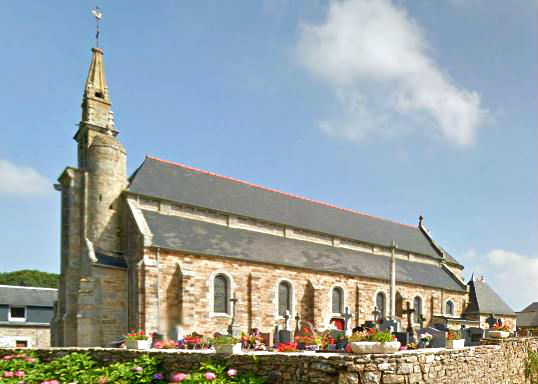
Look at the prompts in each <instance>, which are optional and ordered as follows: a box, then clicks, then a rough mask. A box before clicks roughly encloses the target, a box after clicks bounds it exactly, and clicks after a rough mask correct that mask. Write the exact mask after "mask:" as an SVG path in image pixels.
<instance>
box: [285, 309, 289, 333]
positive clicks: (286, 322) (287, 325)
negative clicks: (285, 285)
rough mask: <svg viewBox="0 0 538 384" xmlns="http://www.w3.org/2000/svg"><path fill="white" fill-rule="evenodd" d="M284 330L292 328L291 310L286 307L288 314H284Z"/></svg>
mask: <svg viewBox="0 0 538 384" xmlns="http://www.w3.org/2000/svg"><path fill="white" fill-rule="evenodd" d="M284 330H286V331H289V330H290V311H288V310H287V309H286V314H285V315H284Z"/></svg>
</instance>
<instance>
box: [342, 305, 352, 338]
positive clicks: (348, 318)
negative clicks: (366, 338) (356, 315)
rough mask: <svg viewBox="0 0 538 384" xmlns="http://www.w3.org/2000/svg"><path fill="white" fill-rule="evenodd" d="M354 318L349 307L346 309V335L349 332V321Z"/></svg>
mask: <svg viewBox="0 0 538 384" xmlns="http://www.w3.org/2000/svg"><path fill="white" fill-rule="evenodd" d="M352 317H353V315H352V314H351V312H350V310H349V307H346V308H345V309H344V331H345V332H346V334H347V333H348V332H349V320H351V318H352Z"/></svg>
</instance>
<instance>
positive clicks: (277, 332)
mask: <svg viewBox="0 0 538 384" xmlns="http://www.w3.org/2000/svg"><path fill="white" fill-rule="evenodd" d="M281 330H282V327H281V326H280V324H277V325H275V335H274V345H278V344H280V331H281Z"/></svg>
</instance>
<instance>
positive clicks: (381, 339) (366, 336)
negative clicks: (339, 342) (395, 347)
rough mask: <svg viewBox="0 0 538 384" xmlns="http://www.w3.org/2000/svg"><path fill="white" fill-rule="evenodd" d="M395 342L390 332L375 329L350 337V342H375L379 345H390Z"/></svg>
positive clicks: (356, 333)
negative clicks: (389, 343)
mask: <svg viewBox="0 0 538 384" xmlns="http://www.w3.org/2000/svg"><path fill="white" fill-rule="evenodd" d="M393 340H394V336H392V334H391V333H390V331H389V330H386V331H383V332H379V331H377V330H375V329H370V330H368V331H363V332H355V333H354V334H353V335H351V336H350V337H349V342H359V341H374V342H378V343H388V342H391V341H393Z"/></svg>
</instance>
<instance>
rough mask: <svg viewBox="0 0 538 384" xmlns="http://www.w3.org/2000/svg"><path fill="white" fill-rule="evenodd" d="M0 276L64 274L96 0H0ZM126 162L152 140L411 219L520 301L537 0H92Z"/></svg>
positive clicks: (528, 281) (537, 268) (537, 62)
mask: <svg viewBox="0 0 538 384" xmlns="http://www.w3.org/2000/svg"><path fill="white" fill-rule="evenodd" d="M2 5H3V14H4V17H3V22H2V23H1V24H0V33H1V34H2V36H3V37H4V38H3V39H1V41H0V48H1V50H2V56H3V60H1V61H0V73H2V74H3V83H4V86H3V89H4V91H3V92H1V93H0V105H1V107H0V114H1V116H2V119H1V121H2V124H1V126H2V128H1V131H2V135H1V138H0V217H1V218H2V220H0V241H1V242H2V251H0V252H1V253H0V258H1V261H2V263H1V266H0V271H11V270H17V269H22V268H31V269H40V270H45V271H50V272H58V271H59V261H60V249H59V245H60V238H59V234H60V215H59V213H60V210H59V209H60V199H59V194H58V192H56V191H54V189H53V184H54V183H55V182H56V180H57V178H58V176H59V175H60V174H61V172H62V171H63V169H64V168H65V167H66V166H68V165H70V166H73V165H76V145H75V144H76V143H75V142H74V141H73V135H74V133H75V131H76V126H75V124H77V123H78V122H79V121H80V113H81V110H80V103H81V98H82V91H83V85H84V81H85V78H86V75H87V71H88V67H89V63H90V58H91V51H90V50H91V47H92V46H93V45H94V44H95V40H94V37H95V19H93V17H92V16H91V9H92V8H93V7H94V6H95V1H91V2H90V1H76V2H75V1H68V0H64V1H60V0H58V1H47V2H44V1H42V0H26V1H24V2H21V1H15V0H8V1H6V2H3V4H2ZM99 6H100V8H101V9H102V12H103V19H102V22H101V46H102V48H103V49H104V52H105V67H106V75H107V80H108V86H109V90H110V95H111V99H112V107H113V110H114V112H115V120H116V127H117V129H119V130H120V135H119V136H118V138H119V139H120V141H121V142H122V143H123V144H124V145H125V147H126V149H127V151H128V167H129V172H132V171H134V170H135V169H136V167H138V166H139V165H140V164H141V162H142V161H143V159H144V157H145V156H146V155H153V156H156V157H159V158H162V159H166V160H170V161H175V162H180V163H183V164H187V165H191V166H194V167H198V168H202V169H207V170H210V171H213V172H217V173H220V174H223V175H227V176H232V177H235V178H239V179H243V180H246V181H249V182H253V183H256V184H260V185H264V186H268V187H272V188H276V189H279V190H281V191H286V192H290V193H294V194H297V195H302V196H306V197H309V198H312V199H317V200H321V201H326V202H329V203H331V204H334V205H337V206H341V207H346V208H352V209H354V210H358V211H361V212H366V213H369V214H371V215H375V216H380V217H384V218H387V219H391V220H395V221H398V222H402V223H407V224H413V225H416V224H418V217H419V215H423V216H424V223H425V225H426V226H427V227H428V228H429V230H430V231H431V233H432V235H433V237H434V238H435V239H436V240H437V241H438V242H439V243H440V244H442V246H443V247H444V248H445V249H446V250H447V251H448V252H449V253H450V254H451V255H453V256H454V257H455V258H456V259H457V260H459V261H460V262H461V263H462V264H463V265H464V266H465V270H464V273H465V277H466V279H468V278H469V277H470V276H471V274H472V273H473V272H474V273H475V274H477V275H484V276H485V278H486V281H487V282H488V283H489V284H490V285H492V286H493V288H494V289H495V290H496V291H497V293H498V294H499V295H500V296H501V297H502V298H504V299H505V300H506V301H507V303H508V304H509V305H510V306H511V307H512V308H513V309H514V310H516V311H517V310H521V309H523V308H524V307H525V306H527V305H528V304H529V303H530V302H532V301H537V300H538V296H537V295H538V294H537V292H538V258H537V255H538V253H537V246H538V204H537V196H538V177H537V176H538V169H537V165H538V159H537V144H538V137H537V126H538V114H537V105H538V88H537V86H536V84H538V76H537V68H538V59H537V56H538V55H537V46H538V44H537V36H538V33H537V32H538V28H537V26H538V20H537V19H538V2H537V1H536V0H513V1H511V2H510V6H509V7H508V6H507V4H506V2H505V1H501V0H466V1H462V0H444V1H439V0H414V1H398V0H347V1H344V0H324V1H321V0H310V1H303V2H297V1H292V0H266V1H264V0H259V1H251V0H237V1H233V2H221V1H217V0H215V1H205V0H196V1H173V0H162V1H155V2H147V1H137V0H130V1H126V0H125V1H119V0H115V1H110V0H109V1H106V0H102V1H100V2H99Z"/></svg>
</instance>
